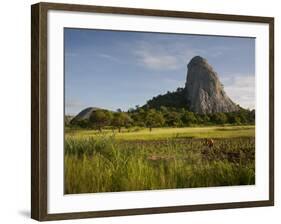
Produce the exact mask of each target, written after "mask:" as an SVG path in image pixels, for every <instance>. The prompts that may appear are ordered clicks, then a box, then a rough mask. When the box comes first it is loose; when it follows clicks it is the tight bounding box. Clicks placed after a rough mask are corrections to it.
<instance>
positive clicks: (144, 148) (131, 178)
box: [65, 135, 255, 194]
mask: <svg viewBox="0 0 281 224" xmlns="http://www.w3.org/2000/svg"><path fill="white" fill-rule="evenodd" d="M254 144H255V143H254V138H253V137H244V138H232V139H216V140H215V147H214V148H213V149H209V148H206V147H205V146H204V145H203V141H202V140H201V139H190V138H182V139H181V138H180V139H173V138H170V139H166V140H154V141H141V140H138V141H118V140H116V139H115V137H114V136H110V135H99V136H96V137H94V138H93V137H89V138H75V137H67V138H66V140H65V193H66V194H74V193H89V192H116V191H136V190H152V189H174V188H189V187H210V186H228V185H249V184H254V183H255V165H254V164H255V163H254Z"/></svg>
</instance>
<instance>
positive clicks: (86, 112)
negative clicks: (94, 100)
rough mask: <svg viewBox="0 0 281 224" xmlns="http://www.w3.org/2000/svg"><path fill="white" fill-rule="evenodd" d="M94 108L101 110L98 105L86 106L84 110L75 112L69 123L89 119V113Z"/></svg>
mask: <svg viewBox="0 0 281 224" xmlns="http://www.w3.org/2000/svg"><path fill="white" fill-rule="evenodd" d="M96 110H101V109H100V108H98V107H88V108H86V109H84V110H82V111H81V112H80V113H79V114H77V115H76V116H75V117H74V118H73V119H72V120H71V123H75V122H77V121H82V120H89V118H90V116H91V114H92V112H93V111H96Z"/></svg>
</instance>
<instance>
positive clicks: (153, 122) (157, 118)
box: [145, 109, 165, 131]
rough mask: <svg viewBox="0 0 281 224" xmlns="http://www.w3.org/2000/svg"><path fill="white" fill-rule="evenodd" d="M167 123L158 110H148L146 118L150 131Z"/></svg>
mask: <svg viewBox="0 0 281 224" xmlns="http://www.w3.org/2000/svg"><path fill="white" fill-rule="evenodd" d="M164 123H165V120H164V117H163V115H162V113H160V112H157V111H156V110H153V109H151V110H148V111H147V114H146V117H145V124H146V126H147V127H148V128H149V131H152V128H154V127H160V126H162V125H163V124H164Z"/></svg>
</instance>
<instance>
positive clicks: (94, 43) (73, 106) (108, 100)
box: [64, 28, 255, 115]
mask: <svg viewBox="0 0 281 224" xmlns="http://www.w3.org/2000/svg"><path fill="white" fill-rule="evenodd" d="M197 55H200V56H201V57H204V58H205V59H207V61H208V63H209V64H210V65H211V66H212V67H213V69H214V70H215V71H216V72H217V74H218V77H219V79H220V81H221V82H222V84H223V85H224V89H225V91H226V93H227V95H228V96H229V97H230V98H231V99H232V100H233V101H234V102H235V103H237V104H239V105H240V106H242V107H244V108H249V109H254V108H255V39H254V38H245V37H225V36H223V37H222V36H204V35H188V34H168V33H148V32H127V31H107V30H94V29H73V28H71V29H70V28H65V29H64V57H65V58H64V59H65V70H64V73H65V74H64V75H65V114H67V115H76V114H77V113H79V112H80V111H81V110H83V109H85V108H86V107H99V108H104V109H109V110H114V111H115V110H117V109H119V108H120V109H122V110H125V111H126V110H128V109H129V108H134V107H135V106H136V105H139V106H142V105H144V104H145V103H146V101H147V100H149V99H151V98H152V97H154V96H157V95H159V94H164V93H166V92H167V91H174V90H176V89H177V88H178V87H184V85H185V80H186V75H187V64H188V62H189V61H190V60H191V59H192V58H193V57H194V56H197Z"/></svg>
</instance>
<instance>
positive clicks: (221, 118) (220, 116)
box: [212, 113, 227, 124]
mask: <svg viewBox="0 0 281 224" xmlns="http://www.w3.org/2000/svg"><path fill="white" fill-rule="evenodd" d="M212 121H213V122H214V123H216V124H225V123H226V122H227V116H226V115H225V114H224V113H215V114H213V115H212Z"/></svg>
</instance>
